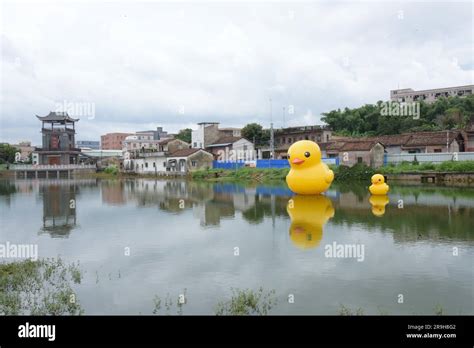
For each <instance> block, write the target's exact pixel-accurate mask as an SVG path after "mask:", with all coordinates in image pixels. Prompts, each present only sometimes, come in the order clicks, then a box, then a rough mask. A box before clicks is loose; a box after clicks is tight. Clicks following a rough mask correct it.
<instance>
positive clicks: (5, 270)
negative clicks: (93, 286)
mask: <svg viewBox="0 0 474 348" xmlns="http://www.w3.org/2000/svg"><path fill="white" fill-rule="evenodd" d="M81 278H82V274H81V271H80V269H79V265H78V264H77V265H76V264H74V263H72V264H69V265H67V264H65V263H64V262H63V261H62V260H61V259H60V258H58V259H42V260H37V261H31V260H25V261H19V262H18V261H17V262H10V263H0V315H65V314H67V315H74V314H82V313H83V310H82V309H81V306H80V304H79V303H78V301H77V300H76V295H75V293H74V291H73V290H72V287H71V284H72V283H75V284H79V283H80V282H81Z"/></svg>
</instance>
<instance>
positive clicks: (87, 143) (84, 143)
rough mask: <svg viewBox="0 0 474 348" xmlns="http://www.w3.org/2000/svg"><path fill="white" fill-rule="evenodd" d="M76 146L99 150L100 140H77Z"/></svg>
mask: <svg viewBox="0 0 474 348" xmlns="http://www.w3.org/2000/svg"><path fill="white" fill-rule="evenodd" d="M76 147H77V148H79V149H90V150H99V149H100V141H95V140H77V141H76Z"/></svg>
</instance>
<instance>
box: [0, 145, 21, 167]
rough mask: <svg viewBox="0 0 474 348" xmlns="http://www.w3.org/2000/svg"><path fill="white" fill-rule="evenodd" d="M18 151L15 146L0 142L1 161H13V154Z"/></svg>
mask: <svg viewBox="0 0 474 348" xmlns="http://www.w3.org/2000/svg"><path fill="white" fill-rule="evenodd" d="M17 152H20V150H19V149H17V148H16V147H13V146H11V145H10V144H0V162H1V163H6V162H8V163H14V162H15V154H16V153H17Z"/></svg>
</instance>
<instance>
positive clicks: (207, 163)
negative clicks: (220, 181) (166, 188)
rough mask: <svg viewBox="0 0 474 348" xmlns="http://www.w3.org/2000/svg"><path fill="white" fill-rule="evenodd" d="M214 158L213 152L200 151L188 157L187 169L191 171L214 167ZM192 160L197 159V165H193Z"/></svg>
mask: <svg viewBox="0 0 474 348" xmlns="http://www.w3.org/2000/svg"><path fill="white" fill-rule="evenodd" d="M213 160H214V157H213V156H212V155H211V154H209V153H206V152H203V151H199V152H196V153H193V154H192V155H190V156H189V157H188V160H187V163H186V169H187V171H191V172H192V171H195V170H200V169H209V168H212V162H213ZM192 161H195V164H196V165H195V166H193V165H192Z"/></svg>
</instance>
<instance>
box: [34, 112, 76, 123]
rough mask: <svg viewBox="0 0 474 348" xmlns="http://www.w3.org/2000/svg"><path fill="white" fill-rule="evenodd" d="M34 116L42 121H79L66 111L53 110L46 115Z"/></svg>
mask: <svg viewBox="0 0 474 348" xmlns="http://www.w3.org/2000/svg"><path fill="white" fill-rule="evenodd" d="M36 117H37V118H38V119H39V120H40V121H44V122H77V121H79V119H78V118H72V117H70V116H69V115H68V114H67V112H58V111H57V112H53V111H50V112H49V114H48V115H46V116H38V115H36Z"/></svg>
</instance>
